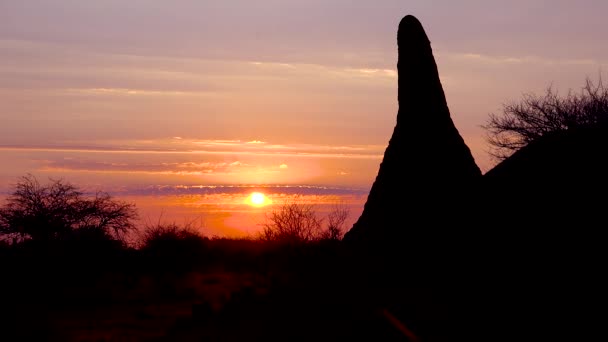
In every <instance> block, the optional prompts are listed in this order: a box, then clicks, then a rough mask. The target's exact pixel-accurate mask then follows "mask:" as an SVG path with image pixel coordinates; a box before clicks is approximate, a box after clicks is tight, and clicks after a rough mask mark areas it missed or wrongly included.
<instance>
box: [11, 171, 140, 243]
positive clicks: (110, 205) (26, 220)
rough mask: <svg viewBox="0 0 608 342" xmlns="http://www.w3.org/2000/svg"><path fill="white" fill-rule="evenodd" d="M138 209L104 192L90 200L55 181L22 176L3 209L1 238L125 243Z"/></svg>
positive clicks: (75, 189) (132, 228)
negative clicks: (92, 240)
mask: <svg viewBox="0 0 608 342" xmlns="http://www.w3.org/2000/svg"><path fill="white" fill-rule="evenodd" d="M136 218H137V212H136V210H135V206H134V205H133V204H130V203H126V202H122V201H118V200H115V199H113V198H112V197H111V196H110V195H109V194H107V193H105V192H97V193H96V194H95V195H94V196H92V197H91V198H87V197H85V196H84V194H83V193H82V192H81V191H80V190H79V189H78V188H77V187H75V186H74V185H72V184H70V183H67V182H64V181H63V180H52V181H51V182H50V184H48V185H42V184H40V183H39V182H38V180H37V179H36V178H35V177H34V176H32V175H27V176H24V177H21V179H20V180H19V182H18V183H17V184H16V185H15V189H14V191H13V193H12V194H11V195H10V196H9V197H8V198H7V203H6V204H5V205H4V206H3V207H2V208H0V235H1V236H2V237H3V238H4V239H8V240H10V241H13V242H21V241H25V240H33V241H36V242H49V241H57V240H66V239H74V238H78V237H81V238H86V239H91V238H94V239H97V238H99V239H102V240H108V239H114V240H118V241H124V238H125V236H126V235H127V233H129V232H130V231H133V230H134V229H135V225H134V223H133V220H134V219H136Z"/></svg>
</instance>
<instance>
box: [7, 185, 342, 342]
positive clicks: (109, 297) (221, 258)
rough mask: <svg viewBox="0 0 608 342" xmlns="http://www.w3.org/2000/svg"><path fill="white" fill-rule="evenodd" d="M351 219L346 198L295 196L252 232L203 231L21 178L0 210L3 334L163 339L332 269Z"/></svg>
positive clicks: (100, 195) (101, 195) (102, 197)
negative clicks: (141, 220)
mask: <svg viewBox="0 0 608 342" xmlns="http://www.w3.org/2000/svg"><path fill="white" fill-rule="evenodd" d="M347 217H348V210H347V209H346V207H345V206H342V205H337V206H336V208H335V210H334V211H332V212H331V213H330V214H329V216H328V217H326V218H323V217H320V216H319V214H318V212H317V211H316V209H315V207H314V206H313V205H310V204H303V203H300V202H298V201H293V202H289V203H286V204H284V205H283V206H280V207H278V208H277V209H276V210H274V211H272V212H270V213H269V214H268V219H267V221H266V223H265V224H264V226H263V232H262V233H261V234H260V235H259V236H254V237H251V238H248V239H230V238H222V237H207V236H204V235H203V234H202V233H201V227H198V226H195V225H194V223H191V224H182V225H178V224H175V223H163V222H160V221H159V222H156V223H148V224H144V225H143V226H140V225H138V223H137V222H138V221H137V218H138V216H137V210H136V207H135V205H134V204H132V203H127V202H123V201H120V200H118V199H116V198H113V197H112V196H111V195H109V194H107V193H105V192H96V193H93V194H86V193H84V192H83V191H82V190H80V189H79V188H77V187H76V186H74V185H73V184H71V183H69V182H67V181H65V180H49V181H48V182H47V183H42V182H40V181H39V180H38V179H36V178H35V177H34V176H32V175H26V176H24V177H22V178H20V179H19V180H18V182H17V183H16V184H15V185H14V187H13V191H12V192H11V194H10V195H9V196H8V197H7V198H6V200H5V201H4V203H3V205H2V207H1V208H0V259H1V260H2V261H3V278H2V281H1V282H0V292H1V293H2V294H3V295H4V297H5V299H4V304H5V305H3V307H2V309H0V315H2V316H1V317H0V322H3V323H5V324H6V327H5V329H4V336H6V337H7V338H9V339H11V340H12V338H16V337H20V338H23V339H34V340H35V339H41V338H43V339H48V338H49V337H52V339H57V340H104V337H103V336H105V335H107V336H110V338H109V339H128V340H140V339H147V338H153V337H160V336H166V335H167V334H169V331H170V329H171V328H172V327H173V328H174V327H175V324H177V323H176V322H177V321H178V320H179V319H184V320H186V321H187V320H191V319H192V318H193V317H194V316H196V315H201V310H202V312H203V315H211V316H214V317H215V316H217V315H220V314H219V313H223V314H226V312H227V310H228V311H229V310H236V308H235V305H236V306H238V305H237V304H238V302H239V301H242V300H243V298H242V297H243V296H244V294H245V296H249V297H251V296H253V295H254V294H257V295H256V296H258V297H259V296H261V295H263V294H264V293H268V292H269V291H270V289H271V288H277V287H283V285H282V284H286V283H293V282H294V281H293V277H295V276H298V277H299V276H300V275H302V274H306V273H307V272H311V271H312V270H314V271H317V270H323V269H326V270H330V269H332V267H333V266H332V265H334V264H335V262H336V256H337V253H338V252H337V247H338V244H337V242H338V241H339V240H340V238H341V237H342V235H343V233H344V229H345V228H346V227H345V222H346V219H347ZM243 291H244V292H243ZM239 296H240V297H239ZM235 303H236V304H235ZM99 315H101V316H103V317H99ZM220 316H221V315H220ZM220 316H218V317H220ZM66 325H68V327H66ZM124 325H126V326H127V327H124V328H120V327H122V326H124ZM129 325H133V326H132V327H129ZM117 327H119V328H117ZM104 334H105V335H104ZM142 334H144V335H142Z"/></svg>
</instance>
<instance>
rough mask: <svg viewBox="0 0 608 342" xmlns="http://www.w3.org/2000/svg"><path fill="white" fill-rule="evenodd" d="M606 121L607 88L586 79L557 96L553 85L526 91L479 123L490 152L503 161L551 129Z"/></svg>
mask: <svg viewBox="0 0 608 342" xmlns="http://www.w3.org/2000/svg"><path fill="white" fill-rule="evenodd" d="M607 124H608V88H607V87H606V86H605V85H604V84H603V82H602V79H601V78H600V79H599V81H597V82H596V83H594V82H593V81H592V80H591V79H589V78H587V80H586V82H585V85H584V86H583V87H582V88H581V90H580V91H579V92H574V91H572V90H570V91H568V93H566V94H565V95H563V96H561V95H560V94H559V92H558V91H557V90H555V89H554V88H553V87H551V86H550V87H548V88H547V90H546V92H545V94H544V95H536V94H533V93H526V94H524V95H523V99H521V100H520V101H512V102H508V103H506V104H505V105H504V106H503V110H502V113H501V114H490V115H489V119H488V121H487V123H486V124H485V125H484V126H483V127H484V128H485V129H486V130H487V132H488V135H487V141H488V143H489V145H490V147H491V150H490V153H491V154H492V155H493V156H494V157H496V158H497V159H498V160H504V159H506V158H508V157H509V156H511V155H512V154H513V152H515V151H517V150H519V149H521V148H522V147H524V146H526V145H528V144H529V143H530V142H532V141H535V140H538V139H539V138H541V137H543V136H546V135H548V134H551V133H555V132H562V131H567V130H572V129H578V128H589V127H598V126H606V125H607Z"/></svg>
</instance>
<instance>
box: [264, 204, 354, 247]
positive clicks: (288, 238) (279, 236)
mask: <svg viewBox="0 0 608 342" xmlns="http://www.w3.org/2000/svg"><path fill="white" fill-rule="evenodd" d="M348 215H349V210H348V208H347V207H346V206H345V205H343V204H337V205H335V206H334V208H333V209H332V211H331V212H330V213H329V214H328V216H327V217H326V218H321V217H319V215H318V213H317V211H316V209H315V206H314V205H313V204H307V203H300V202H298V201H297V200H293V201H288V202H285V203H283V204H282V205H281V206H280V207H279V208H278V209H277V210H273V211H272V212H271V213H270V214H269V215H268V216H267V219H266V222H265V223H264V224H263V225H262V226H263V231H262V233H261V235H260V238H261V239H262V240H266V241H275V242H281V243H302V242H311V241H320V240H340V239H341V238H342V236H343V235H344V230H345V224H346V220H347V219H348ZM324 222H326V225H325V227H324Z"/></svg>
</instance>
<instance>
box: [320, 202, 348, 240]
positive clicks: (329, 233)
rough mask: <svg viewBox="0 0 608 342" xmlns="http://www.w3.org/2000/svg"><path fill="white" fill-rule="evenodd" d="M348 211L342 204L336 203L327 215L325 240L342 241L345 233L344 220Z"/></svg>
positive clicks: (346, 218)
mask: <svg viewBox="0 0 608 342" xmlns="http://www.w3.org/2000/svg"><path fill="white" fill-rule="evenodd" d="M349 215H350V209H349V208H348V207H347V206H346V204H344V203H337V204H335V205H334V206H333V208H332V210H331V211H330V212H329V214H328V215H327V228H326V230H325V238H326V239H329V240H342V237H343V236H344V233H345V232H346V220H348V216H349Z"/></svg>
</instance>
